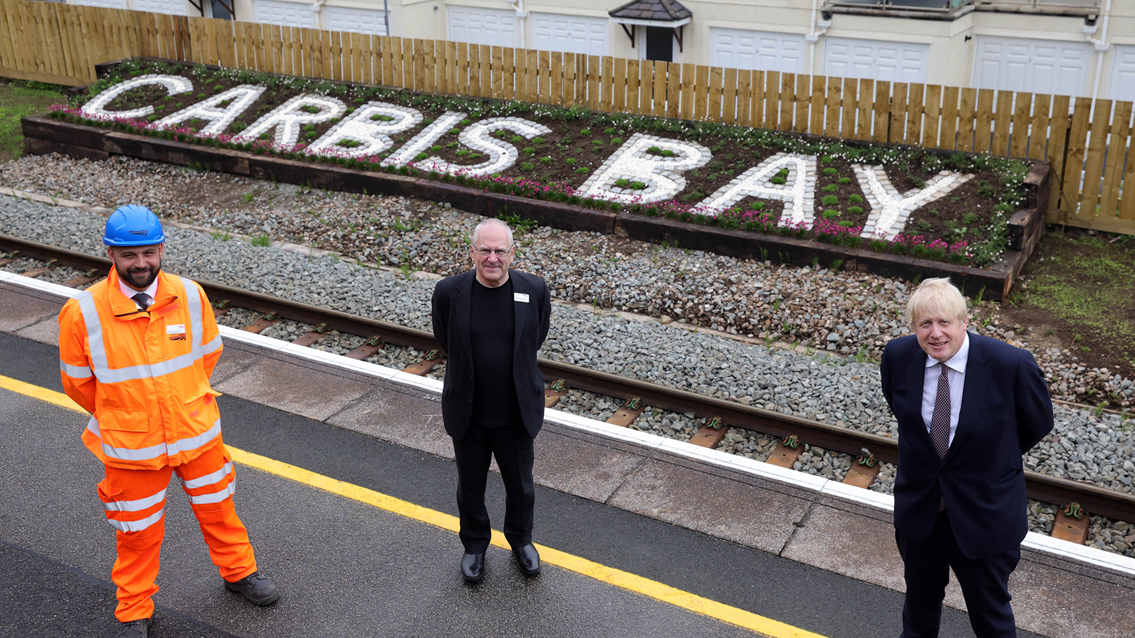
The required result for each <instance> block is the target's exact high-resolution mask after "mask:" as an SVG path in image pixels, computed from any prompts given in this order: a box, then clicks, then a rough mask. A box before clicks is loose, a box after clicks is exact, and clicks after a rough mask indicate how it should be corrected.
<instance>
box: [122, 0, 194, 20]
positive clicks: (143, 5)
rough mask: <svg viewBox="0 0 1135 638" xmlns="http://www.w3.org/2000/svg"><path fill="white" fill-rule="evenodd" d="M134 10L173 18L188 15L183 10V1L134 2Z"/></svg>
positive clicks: (146, 0)
mask: <svg viewBox="0 0 1135 638" xmlns="http://www.w3.org/2000/svg"><path fill="white" fill-rule="evenodd" d="M134 10H135V11H149V12H150V13H165V14H168V15H175V16H184V15H189V12H187V11H186V10H185V0H134Z"/></svg>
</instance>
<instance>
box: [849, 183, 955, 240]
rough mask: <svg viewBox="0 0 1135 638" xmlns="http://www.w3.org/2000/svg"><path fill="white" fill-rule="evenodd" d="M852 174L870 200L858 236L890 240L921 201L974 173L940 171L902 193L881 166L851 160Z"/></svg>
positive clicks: (934, 195)
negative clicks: (921, 185)
mask: <svg viewBox="0 0 1135 638" xmlns="http://www.w3.org/2000/svg"><path fill="white" fill-rule="evenodd" d="M851 168H852V169H853V170H854V171H855V178H856V179H857V180H859V187H860V188H861V189H863V194H864V195H866V196H867V201H868V202H869V203H870V204H871V214H870V215H869V216H868V218H867V223H866V224H864V225H863V233H862V234H861V235H860V236H861V237H866V238H869V239H879V238H882V239H888V240H892V239H894V238H895V237H897V236H898V234H899V233H901V232H902V231H903V228H905V227H906V222H907V220H908V219H910V214H911V213H912V212H913V211H915V210H916V209H918V208H920V207H921V206H923V205H924V204H928V203H930V202H932V201H934V200H936V199H938V198H940V197H944V196H945V195H946V194H947V193H949V192H950V191H952V190H954V189H955V188H957V187H958V186H961V185H962V184H964V183H965V182H967V181H968V180H970V179H971V178H972V177H973V175H962V174H961V173H955V172H953V171H942V172H941V173H938V174H937V175H935V176H934V178H933V179H931V180H930V181H928V182H926V187H925V188H922V189H917V188H916V189H913V190H910V191H908V192H907V193H905V194H903V195H899V192H898V191H897V190H895V188H894V186H891V181H890V179H888V178H887V173H886V171H884V170H883V167H882V166H875V167H870V166H861V165H859V164H853V165H852V167H851Z"/></svg>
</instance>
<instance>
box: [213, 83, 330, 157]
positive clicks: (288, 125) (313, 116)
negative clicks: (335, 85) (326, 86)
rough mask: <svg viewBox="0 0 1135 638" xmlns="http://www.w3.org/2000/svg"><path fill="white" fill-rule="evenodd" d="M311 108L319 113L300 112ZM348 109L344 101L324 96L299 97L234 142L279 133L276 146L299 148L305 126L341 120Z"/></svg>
mask: <svg viewBox="0 0 1135 638" xmlns="http://www.w3.org/2000/svg"><path fill="white" fill-rule="evenodd" d="M308 107H315V108H316V109H318V111H317V112H315V113H308V112H307V111H304V110H301V109H305V108H308ZM346 110H347V107H346V106H345V105H344V104H343V102H342V101H341V100H338V99H336V98H333V97H326V96H323V95H297V96H295V97H293V98H292V99H290V100H288V101H287V102H284V103H283V104H281V105H280V106H279V107H277V108H276V109H274V110H273V111H272V112H270V113H268V114H267V115H265V116H264V117H262V118H260V119H259V120H256V121H255V122H253V123H252V126H250V127H248V128H247V129H245V130H244V131H243V132H241V134H240V135H237V136H236V137H234V138H233V141H235V142H247V141H250V140H254V139H256V138H257V137H259V136H260V135H261V134H262V133H267V132H268V131H271V130H272V129H276V144H277V145H279V146H282V147H285V148H290V147H292V146H295V145H296V140H298V139H299V136H300V127H301V126H303V125H305V124H319V123H320V122H326V121H327V120H330V119H332V118H336V117H342V115H343V113H345V112H346Z"/></svg>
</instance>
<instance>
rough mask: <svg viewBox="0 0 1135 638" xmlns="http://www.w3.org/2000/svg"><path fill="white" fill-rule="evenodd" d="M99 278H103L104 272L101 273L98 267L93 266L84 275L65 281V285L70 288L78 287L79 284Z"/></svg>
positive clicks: (82, 284)
mask: <svg viewBox="0 0 1135 638" xmlns="http://www.w3.org/2000/svg"><path fill="white" fill-rule="evenodd" d="M99 279H102V273H100V272H99V271H98V269H97V268H91V269H90V270H88V271H86V272H85V273H83V274H82V275H80V276H78V277H75V278H74V279H68V280H67V281H65V282H63V285H64V286H67V287H68V288H78V287H79V286H84V285H86V284H89V283H91V282H94V281H98V280H99Z"/></svg>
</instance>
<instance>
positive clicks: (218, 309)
mask: <svg viewBox="0 0 1135 638" xmlns="http://www.w3.org/2000/svg"><path fill="white" fill-rule="evenodd" d="M212 306H213V316H215V317H220V316H223V315H226V314H228V312H229V311H230V310H232V308H233V307H232V304H231V303H230V302H229V300H228V299H221V300H220V301H214V302H213V303H212Z"/></svg>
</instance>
